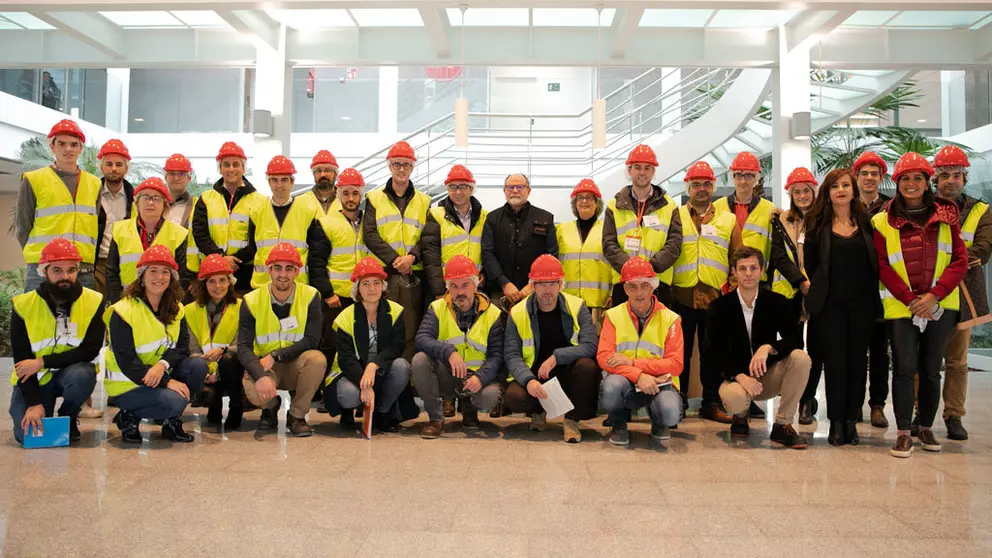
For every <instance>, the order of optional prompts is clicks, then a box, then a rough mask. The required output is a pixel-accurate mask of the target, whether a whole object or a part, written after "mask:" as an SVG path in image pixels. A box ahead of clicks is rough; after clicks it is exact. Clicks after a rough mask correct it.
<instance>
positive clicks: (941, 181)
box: [931, 145, 992, 440]
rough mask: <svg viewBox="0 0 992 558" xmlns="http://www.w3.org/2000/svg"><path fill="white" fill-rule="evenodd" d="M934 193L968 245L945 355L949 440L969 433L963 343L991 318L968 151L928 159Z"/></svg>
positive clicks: (987, 241) (986, 224)
mask: <svg viewBox="0 0 992 558" xmlns="http://www.w3.org/2000/svg"><path fill="white" fill-rule="evenodd" d="M933 166H934V177H933V179H932V180H931V181H932V182H933V184H934V186H936V188H937V197H939V198H942V199H945V200H948V201H952V202H954V203H955V204H957V206H958V222H960V223H961V239H962V240H964V245H965V247H966V248H967V249H968V273H966V274H965V276H964V280H963V281H962V282H961V299H960V307H961V308H960V310H959V314H958V326H957V328H956V329H955V330H954V331H952V332H951V336H950V339H948V341H947V351H946V353H945V355H944V370H945V377H944V392H943V397H944V424H945V425H946V426H947V437H948V438H950V439H951V440H967V439H968V431H967V430H965V428H964V425H963V424H961V417H963V416H964V414H965V409H964V402H965V396H966V395H967V393H968V346H969V345H970V343H971V328H973V327H975V326H978V325H981V324H984V323H988V322H989V321H992V315H990V314H989V300H988V294H987V293H986V290H985V270H984V267H985V265H986V264H988V263H989V256H990V255H992V213H990V212H989V206H988V204H986V203H985V202H983V201H981V200H979V199H976V198H973V197H971V196H969V195H967V194H965V193H964V187H965V185H967V184H968V167H970V166H971V163H969V161H968V155H966V154H965V152H964V151H962V150H961V148H959V147H957V146H954V145H948V146H946V147H943V148H941V149H940V151H938V152H937V154H936V155H934V158H933Z"/></svg>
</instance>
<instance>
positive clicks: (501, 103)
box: [489, 66, 595, 130]
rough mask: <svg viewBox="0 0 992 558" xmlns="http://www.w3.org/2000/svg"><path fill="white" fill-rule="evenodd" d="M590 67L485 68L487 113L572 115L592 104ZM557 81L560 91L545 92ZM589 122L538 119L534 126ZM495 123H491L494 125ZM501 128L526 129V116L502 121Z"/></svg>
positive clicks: (584, 122)
mask: <svg viewBox="0 0 992 558" xmlns="http://www.w3.org/2000/svg"><path fill="white" fill-rule="evenodd" d="M594 71H595V70H594V69H593V68H544V67H515V66H510V67H502V68H501V67H492V68H490V69H489V112H502V113H519V114H542V113H545V114H574V113H577V112H581V111H583V110H586V109H588V108H589V107H590V106H591V105H592V100H593V99H592V96H593V75H594ZM549 83H558V84H559V85H560V86H561V90H560V91H556V92H551V91H548V84H549ZM589 122H591V119H590V117H589V116H587V117H586V118H584V119H582V120H578V119H573V118H569V119H563V120H561V121H548V120H543V121H542V120H538V121H536V122H535V129H539V130H540V129H552V128H554V129H576V128H581V127H582V126H586V125H588V124H589ZM494 125H495V124H494ZM498 126H499V127H501V128H504V127H505V128H513V129H518V130H525V129H528V127H529V123H528V121H527V119H526V118H519V119H513V120H506V121H503V120H502V119H501V121H500V123H499V124H498Z"/></svg>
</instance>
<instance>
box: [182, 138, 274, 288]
mask: <svg viewBox="0 0 992 558" xmlns="http://www.w3.org/2000/svg"><path fill="white" fill-rule="evenodd" d="M246 160H247V157H246V156H245V152H244V150H243V149H241V147H240V146H239V145H238V144H236V143H234V142H233V141H229V142H226V143H224V145H222V146H221V148H220V150H219V151H218V152H217V171H218V172H220V174H221V178H220V180H218V181H217V182H216V183H215V184H214V186H213V188H211V189H210V190H207V191H206V192H204V193H203V194H202V195H201V196H200V198H199V200H198V201H197V202H196V203H195V204H194V206H193V219H192V224H191V227H190V229H191V234H192V236H193V242H190V244H189V249H188V250H187V259H188V261H187V263H186V265H187V267H188V268H189V270H190V271H192V272H193V273H196V272H198V271H199V270H200V261H201V260H202V259H203V258H206V257H207V256H208V255H210V254H220V255H221V256H224V258H225V259H226V260H227V263H228V264H230V265H231V267H232V268H233V269H234V278H235V279H236V280H237V289H238V292H242V293H245V292H248V291H249V290H251V276H252V273H254V268H253V267H252V264H251V260H252V256H253V255H254V254H250V253H248V214H249V213H250V212H251V208H252V207H253V206H254V205H255V204H258V203H265V196H263V195H262V194H260V193H258V192H256V191H255V187H254V186H253V185H252V184H251V182H249V181H248V179H247V178H245V177H244V176H245V168H246V167H245V163H246Z"/></svg>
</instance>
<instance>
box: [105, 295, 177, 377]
mask: <svg viewBox="0 0 992 558" xmlns="http://www.w3.org/2000/svg"><path fill="white" fill-rule="evenodd" d="M114 313H116V314H117V315H118V316H120V317H121V319H122V320H124V322H125V323H127V325H129V326H131V332H132V334H133V335H134V339H133V341H134V350H135V351H136V352H137V353H138V359H139V360H141V362H142V363H143V364H145V365H147V366H153V365H154V364H155V363H156V362H158V361H159V360H162V355H163V354H165V351H166V350H168V349H171V348H173V347H175V346H176V342H177V341H178V340H179V326H180V324H181V322H182V319H183V317H184V315H185V314H184V310H183V307H182V305H180V306H179V314H178V315H177V316H176V319H175V320H174V321H173V322H172V323H171V324H168V325H166V324H163V323H162V322H160V321H159V319H158V318H156V317H155V313H154V312H152V309H151V308H149V307H148V304H146V303H145V302H144V301H143V300H141V299H138V298H132V297H125V298H122V299H121V300H119V301H117V302H116V303H115V304H114V305H113V306H111V307H109V308H107V310H106V312H104V315H103V320H104V322H105V323H107V324H110V317H111V316H112V315H113V314H114ZM107 334H108V338H107V340H108V343H109V344H110V347H109V349H110V350H108V351H107V371H106V375H105V377H104V380H103V386H104V387H105V388H106V389H107V395H109V396H110V397H117V396H119V395H121V394H124V393H127V392H129V391H131V390H132V389H135V388H137V387H138V385H137V384H135V383H134V382H132V381H131V379H130V378H128V377H127V376H126V375H125V374H124V373H123V372H121V368H120V366H118V364H117V357H115V356H114V350H113V348H114V336H113V334H112V333H111V332H110V329H109V328H108V329H107Z"/></svg>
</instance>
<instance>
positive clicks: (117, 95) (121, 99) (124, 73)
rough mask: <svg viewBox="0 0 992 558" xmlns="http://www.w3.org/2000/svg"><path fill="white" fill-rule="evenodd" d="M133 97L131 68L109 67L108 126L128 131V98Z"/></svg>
mask: <svg viewBox="0 0 992 558" xmlns="http://www.w3.org/2000/svg"><path fill="white" fill-rule="evenodd" d="M130 98H131V69H130V68H107V127H108V128H110V129H111V130H114V131H117V132H120V133H122V134H126V133H127V126H128V124H129V116H128V100H129V99H130Z"/></svg>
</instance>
